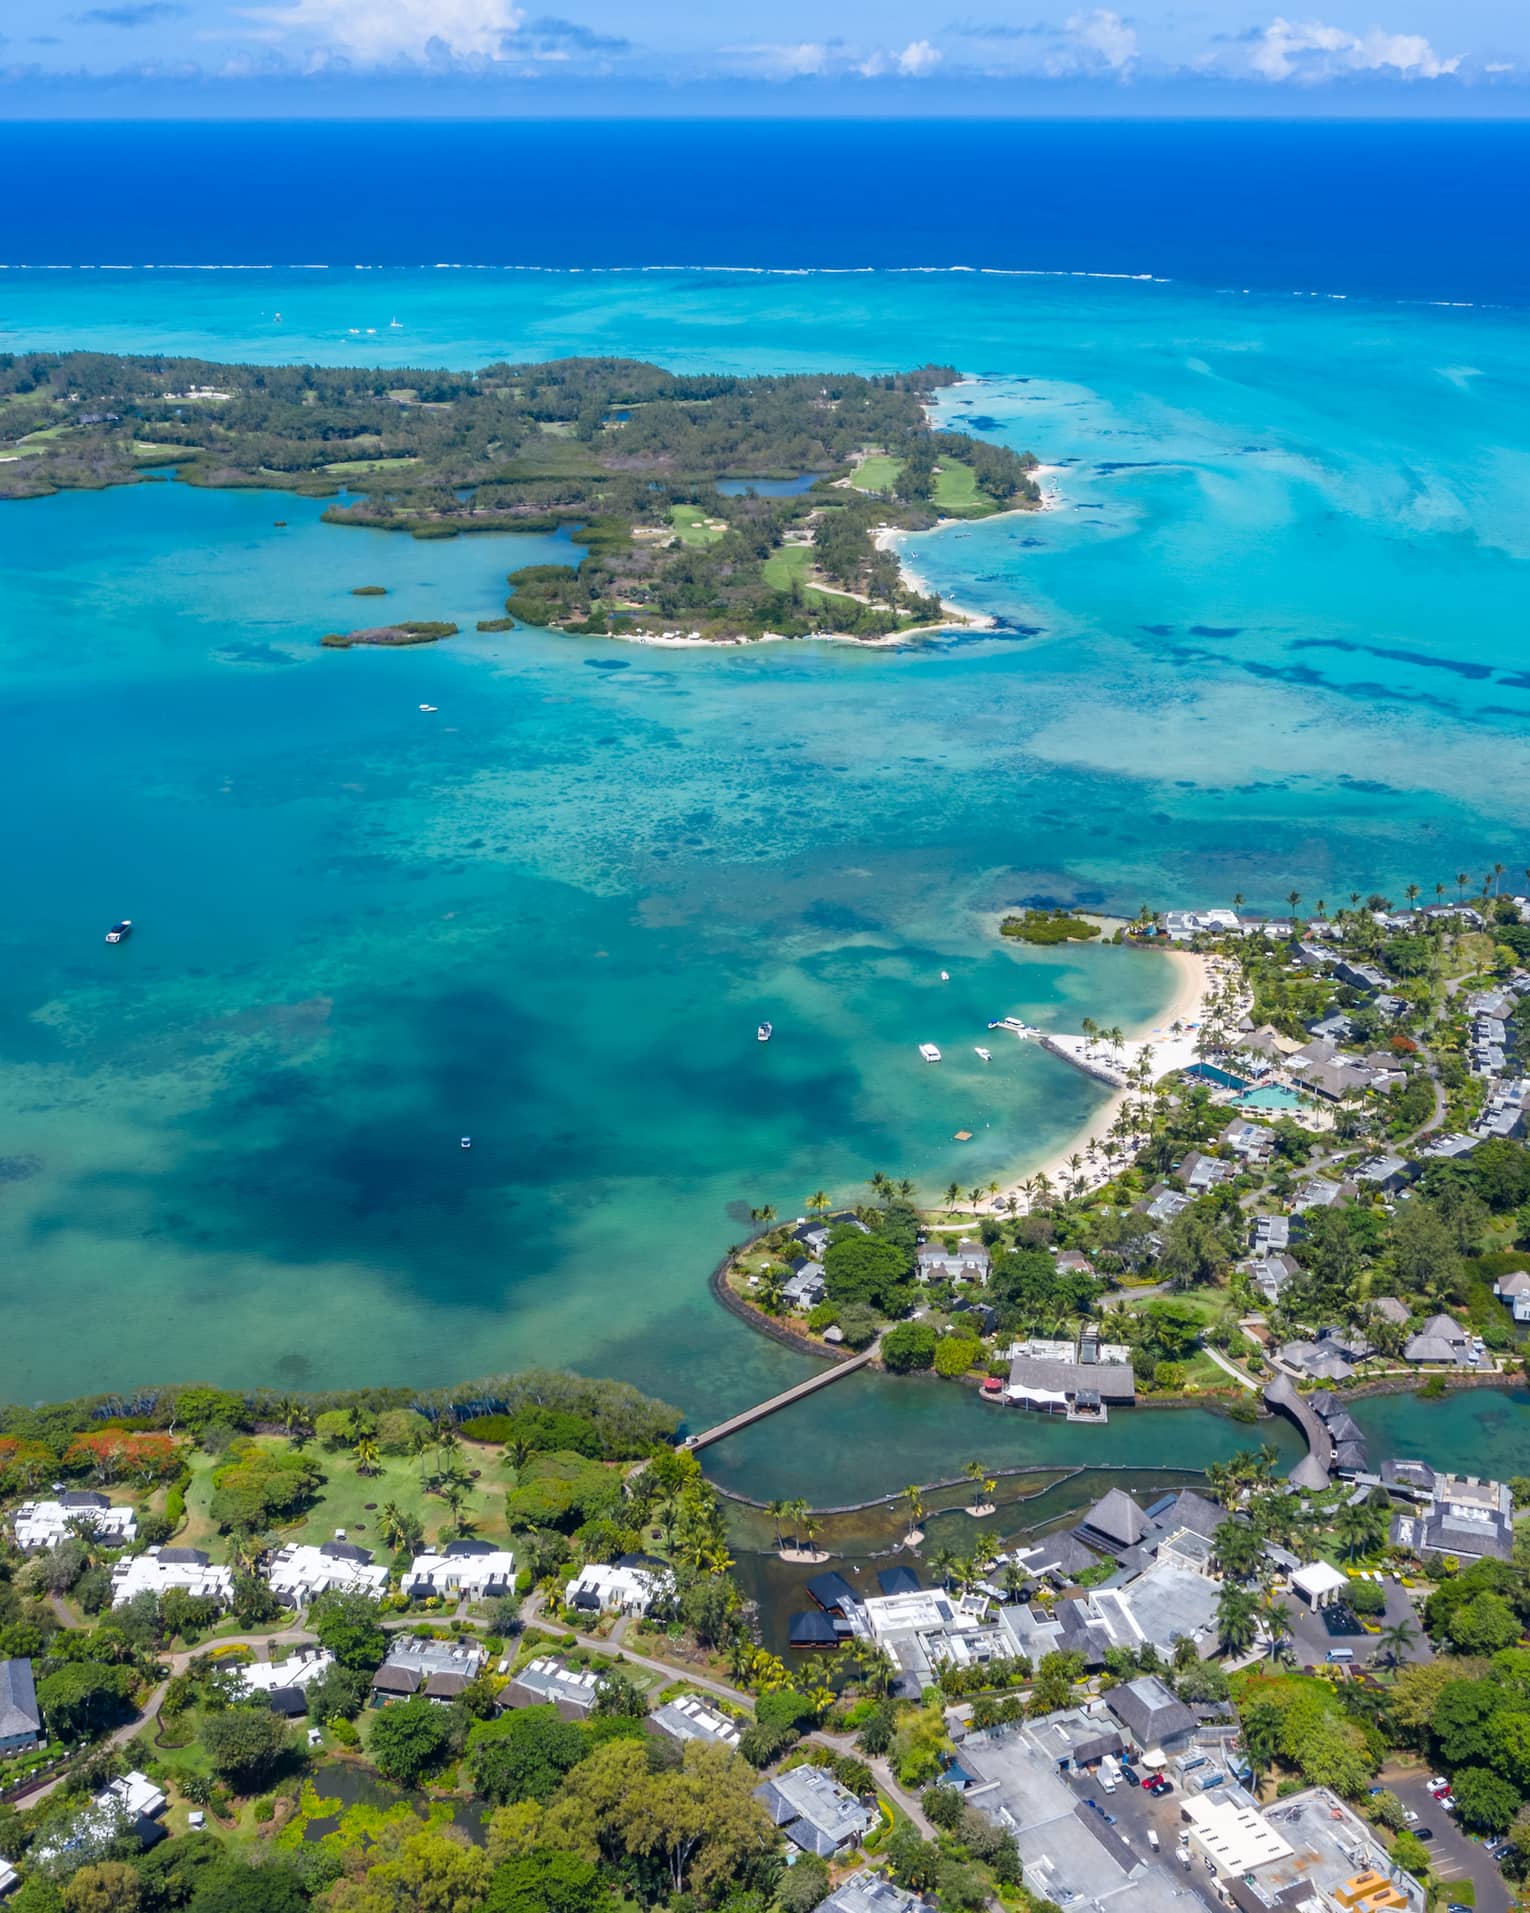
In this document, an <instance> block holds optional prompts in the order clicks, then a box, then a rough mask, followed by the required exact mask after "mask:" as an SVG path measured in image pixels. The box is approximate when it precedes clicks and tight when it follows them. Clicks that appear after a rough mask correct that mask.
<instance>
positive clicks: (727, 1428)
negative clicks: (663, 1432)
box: [680, 1335, 882, 1452]
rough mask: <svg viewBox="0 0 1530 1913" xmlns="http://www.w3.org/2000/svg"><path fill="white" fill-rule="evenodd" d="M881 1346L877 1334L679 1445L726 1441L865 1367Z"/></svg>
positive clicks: (702, 1445) (691, 1446)
mask: <svg viewBox="0 0 1530 1913" xmlns="http://www.w3.org/2000/svg"><path fill="white" fill-rule="evenodd" d="M881 1346H882V1338H881V1336H880V1335H879V1336H878V1337H877V1339H876V1340H875V1341H874V1342H873V1343H872V1344H871V1347H870V1348H868V1349H864V1350H862V1352H861V1353H860V1354H859V1355H852V1356H850V1357H849V1358H848V1360H846V1361H843V1362H835V1363H834V1364H833V1366H832V1367H830V1368H821V1369H820V1370H819V1371H818V1373H817V1374H816V1375H809V1376H808V1378H807V1380H806V1381H805V1382H798V1383H797V1385H796V1386H795V1387H794V1388H784V1389H782V1391H781V1393H780V1394H779V1395H772V1396H771V1397H770V1399H769V1401H763V1402H758V1403H756V1405H755V1406H754V1407H753V1408H746V1409H744V1410H743V1412H742V1413H741V1414H738V1415H730V1416H729V1417H728V1419H727V1420H726V1421H720V1422H718V1424H717V1425H716V1427H715V1428H704V1429H702V1431H701V1433H700V1434H699V1435H687V1436H686V1438H685V1440H684V1441H683V1442H681V1444H680V1446H681V1447H682V1448H688V1449H690V1450H692V1451H693V1452H694V1450H696V1449H697V1448H710V1447H711V1445H712V1443H713V1442H714V1441H725V1440H726V1439H727V1437H728V1436H729V1435H736V1434H737V1433H738V1432H739V1430H740V1429H741V1428H749V1427H752V1426H753V1424H754V1423H755V1422H757V1421H764V1419H765V1417H766V1416H767V1415H774V1414H776V1413H777V1412H778V1411H779V1410H780V1409H783V1408H790V1407H791V1405H792V1403H793V1402H800V1401H802V1400H803V1399H804V1398H805V1397H807V1396H808V1395H814V1394H816V1393H817V1392H818V1390H819V1389H820V1388H827V1387H828V1386H829V1385H830V1383H832V1382H837V1381H842V1380H843V1379H844V1377H845V1376H846V1375H853V1374H854V1373H855V1371H856V1370H857V1369H858V1368H864V1367H865V1366H866V1364H867V1363H868V1362H869V1361H870V1360H871V1359H872V1357H873V1356H874V1355H875V1354H876V1352H877V1350H878V1349H879V1348H880V1347H881Z"/></svg>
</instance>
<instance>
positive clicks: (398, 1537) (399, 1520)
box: [377, 1501, 404, 1554]
mask: <svg viewBox="0 0 1530 1913" xmlns="http://www.w3.org/2000/svg"><path fill="white" fill-rule="evenodd" d="M377 1525H378V1527H379V1528H381V1529H382V1538H383V1542H384V1545H385V1546H387V1547H390V1548H392V1549H393V1551H394V1553H395V1554H396V1553H397V1552H398V1550H399V1549H400V1548H401V1547H402V1546H403V1542H404V1517H403V1515H402V1514H401V1513H400V1512H399V1507H398V1503H397V1502H396V1501H385V1502H384V1503H383V1506H382V1513H381V1514H380V1515H379V1516H378V1517H377Z"/></svg>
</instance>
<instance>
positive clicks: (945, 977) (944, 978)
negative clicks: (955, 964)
mask: <svg viewBox="0 0 1530 1913" xmlns="http://www.w3.org/2000/svg"><path fill="white" fill-rule="evenodd" d="M940 980H941V982H942V983H949V982H950V981H951V972H950V971H949V970H942V971H941V973H940Z"/></svg>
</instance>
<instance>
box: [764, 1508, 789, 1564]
mask: <svg viewBox="0 0 1530 1913" xmlns="http://www.w3.org/2000/svg"><path fill="white" fill-rule="evenodd" d="M788 1505H789V1504H788V1503H787V1502H785V1501H782V1500H781V1499H780V1498H779V1497H778V1498H777V1499H776V1500H774V1501H772V1502H770V1503H769V1504H768V1505H767V1507H766V1509H765V1512H766V1514H768V1515H769V1516H770V1518H771V1520H772V1521H774V1522H775V1524H776V1552H777V1553H778V1554H779V1553H780V1551H781V1549H782V1548H784V1547H785V1546H786V1543H785V1542H784V1541H783V1540H782V1539H781V1523H782V1521H783V1520H784V1519H785V1516H786V1510H787V1507H788Z"/></svg>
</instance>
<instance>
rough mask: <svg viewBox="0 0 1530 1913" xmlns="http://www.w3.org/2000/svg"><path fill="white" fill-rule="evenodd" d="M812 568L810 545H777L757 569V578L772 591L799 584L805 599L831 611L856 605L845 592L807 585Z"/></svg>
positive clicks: (785, 589)
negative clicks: (762, 580)
mask: <svg viewBox="0 0 1530 1913" xmlns="http://www.w3.org/2000/svg"><path fill="white" fill-rule="evenodd" d="M812 567H813V548H812V546H811V545H779V546H777V548H776V549H775V550H774V551H773V552H772V553H771V554H770V556H769V557H768V558H767V559H766V560H765V562H764V564H763V565H762V566H761V567H760V575H761V576H762V577H763V578H764V580H765V582H766V584H768V585H769V586H770V587H771V589H772V590H773V591H790V590H791V588H792V586H793V585H800V586H801V587H802V595H803V597H804V598H808V599H816V600H817V602H818V603H819V604H824V605H828V606H829V607H830V609H831V610H838V609H839V608H840V607H842V606H843V605H845V604H853V603H854V602H855V599H854V598H853V597H852V596H851V594H850V593H849V592H848V591H831V590H829V588H828V587H827V586H826V585H810V584H809V583H808V582H807V577H808V573H809V572H810V571H811V570H812Z"/></svg>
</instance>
